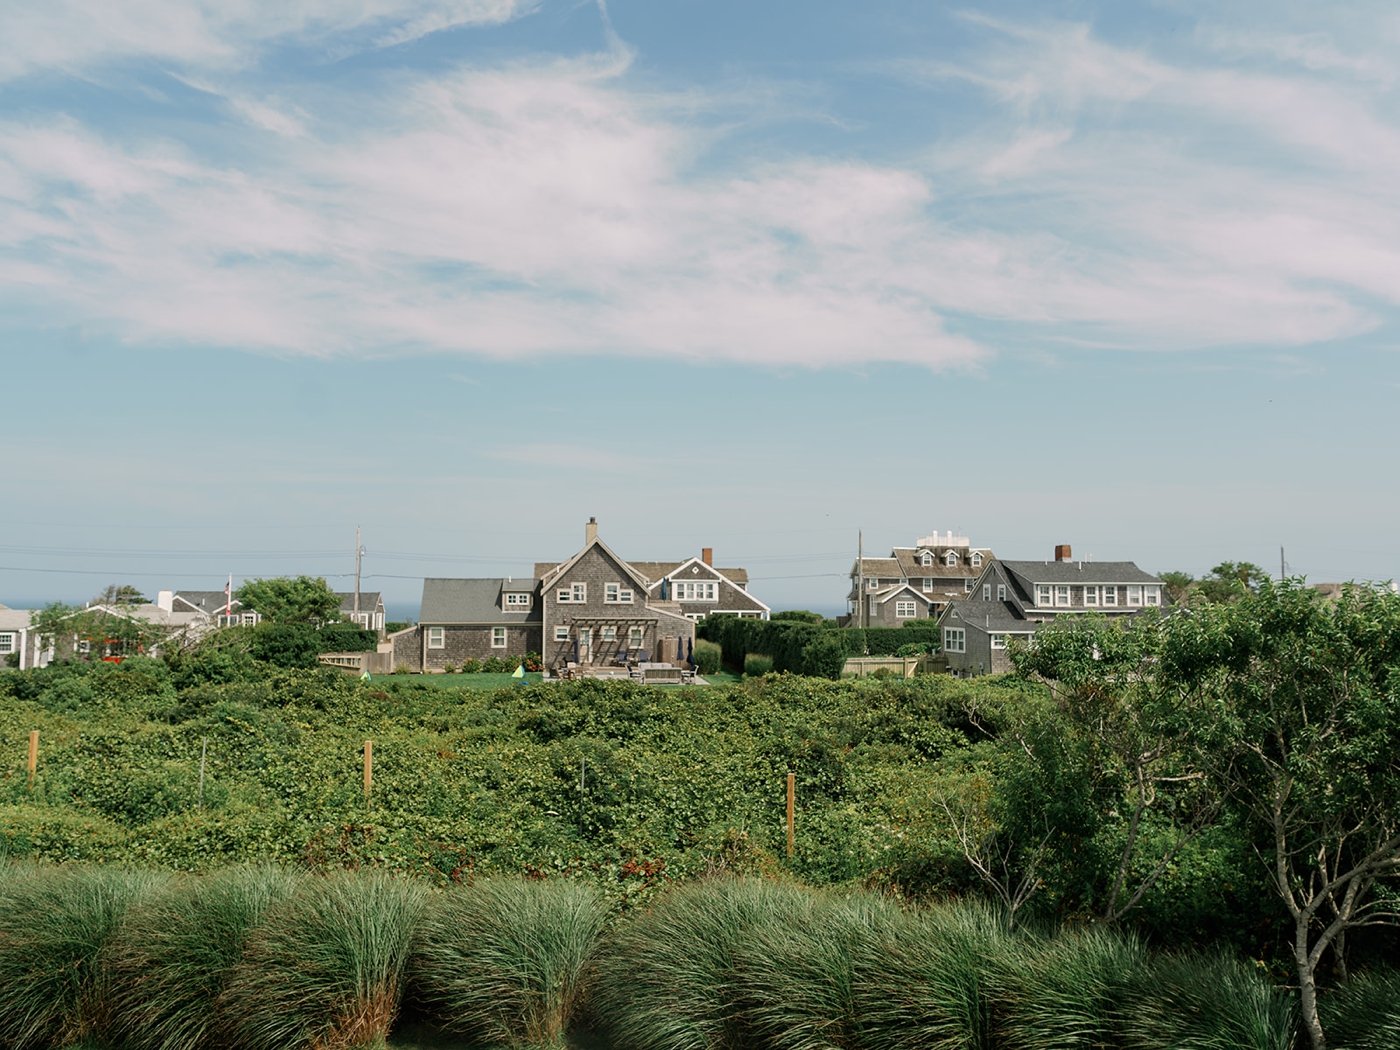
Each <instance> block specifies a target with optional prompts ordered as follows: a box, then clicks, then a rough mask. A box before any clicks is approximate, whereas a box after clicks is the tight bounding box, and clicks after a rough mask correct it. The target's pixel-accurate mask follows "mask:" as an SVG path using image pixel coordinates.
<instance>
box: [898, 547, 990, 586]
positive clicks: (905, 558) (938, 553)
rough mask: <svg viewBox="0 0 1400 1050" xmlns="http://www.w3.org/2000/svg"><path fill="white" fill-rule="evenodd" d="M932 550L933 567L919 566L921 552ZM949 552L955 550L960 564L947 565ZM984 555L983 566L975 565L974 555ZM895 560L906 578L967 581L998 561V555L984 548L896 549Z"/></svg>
mask: <svg viewBox="0 0 1400 1050" xmlns="http://www.w3.org/2000/svg"><path fill="white" fill-rule="evenodd" d="M921 550H930V551H932V552H933V553H934V555H935V557H934V559H933V564H932V565H921V564H919V551H921ZM948 550H955V551H957V553H958V564H956V565H945V564H944V563H943V555H944V553H945V552H946V551H948ZM973 554H980V555H982V564H981V565H973V564H972V555H973ZM894 557H895V560H896V561H897V562H898V563H899V566H900V568H902V569H903V570H904V574H905V575H906V576H932V577H938V576H952V577H954V578H956V579H965V578H966V577H968V576H976V575H977V574H978V573H979V572H981V571H982V570H983V568H985V567H986V565H987V563H988V562H992V561H995V560H996V555H994V554H993V553H992V552H991V551H989V550H986V549H985V548H982V547H973V548H970V549H969V548H967V547H951V548H950V547H932V548H924V547H896V548H895V549H894Z"/></svg>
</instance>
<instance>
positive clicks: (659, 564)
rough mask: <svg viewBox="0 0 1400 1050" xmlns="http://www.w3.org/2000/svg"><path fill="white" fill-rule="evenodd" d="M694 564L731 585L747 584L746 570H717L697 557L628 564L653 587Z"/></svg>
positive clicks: (747, 573) (747, 572)
mask: <svg viewBox="0 0 1400 1050" xmlns="http://www.w3.org/2000/svg"><path fill="white" fill-rule="evenodd" d="M691 562H695V563H696V564H697V565H701V566H704V567H705V568H706V569H709V570H710V571H711V572H717V573H719V574H720V575H721V576H723V577H724V578H725V579H726V580H729V581H730V582H731V583H738V584H746V583H748V582H749V571H748V570H747V569H718V568H715V566H713V565H705V563H704V561H702V560H701V559H700V558H698V557H690V558H686V559H685V560H684V561H634V562H628V564H629V565H631V566H632V568H634V569H636V570H637V571H638V572H639V573H641V574H642V575H643V576H645V577H646V578H647V586H648V587H655V586H656V585H657V584H658V583H660V582H661V580H662V579H663V578H664V577H666V576H671V575H673V574H674V573H675V571H676V570H677V569H679V568H680V567H681V566H683V565H689V564H690V563H691Z"/></svg>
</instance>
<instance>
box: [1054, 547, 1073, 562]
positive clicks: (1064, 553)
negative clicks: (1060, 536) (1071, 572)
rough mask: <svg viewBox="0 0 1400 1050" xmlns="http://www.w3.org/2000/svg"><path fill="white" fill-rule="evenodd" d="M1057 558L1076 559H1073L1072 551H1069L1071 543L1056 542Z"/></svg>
mask: <svg viewBox="0 0 1400 1050" xmlns="http://www.w3.org/2000/svg"><path fill="white" fill-rule="evenodd" d="M1055 560H1056V561H1074V559H1073V558H1072V557H1070V553H1069V544H1068V543H1057V544H1055Z"/></svg>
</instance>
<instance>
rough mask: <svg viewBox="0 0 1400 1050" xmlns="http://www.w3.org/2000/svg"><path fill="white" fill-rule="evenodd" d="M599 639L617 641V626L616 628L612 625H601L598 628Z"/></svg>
mask: <svg viewBox="0 0 1400 1050" xmlns="http://www.w3.org/2000/svg"><path fill="white" fill-rule="evenodd" d="M598 641H600V642H615V641H617V628H616V627H612V626H608V627H600V628H598Z"/></svg>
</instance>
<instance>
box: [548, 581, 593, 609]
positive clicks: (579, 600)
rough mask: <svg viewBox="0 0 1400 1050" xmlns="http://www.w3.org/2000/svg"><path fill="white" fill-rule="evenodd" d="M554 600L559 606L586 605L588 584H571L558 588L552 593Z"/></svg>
mask: <svg viewBox="0 0 1400 1050" xmlns="http://www.w3.org/2000/svg"><path fill="white" fill-rule="evenodd" d="M554 600H555V601H556V602H558V603H559V604H560V605H586V604H587V603H588V584H586V583H571V584H569V585H567V586H565V587H560V588H558V589H557V590H556V591H555V592H554Z"/></svg>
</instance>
